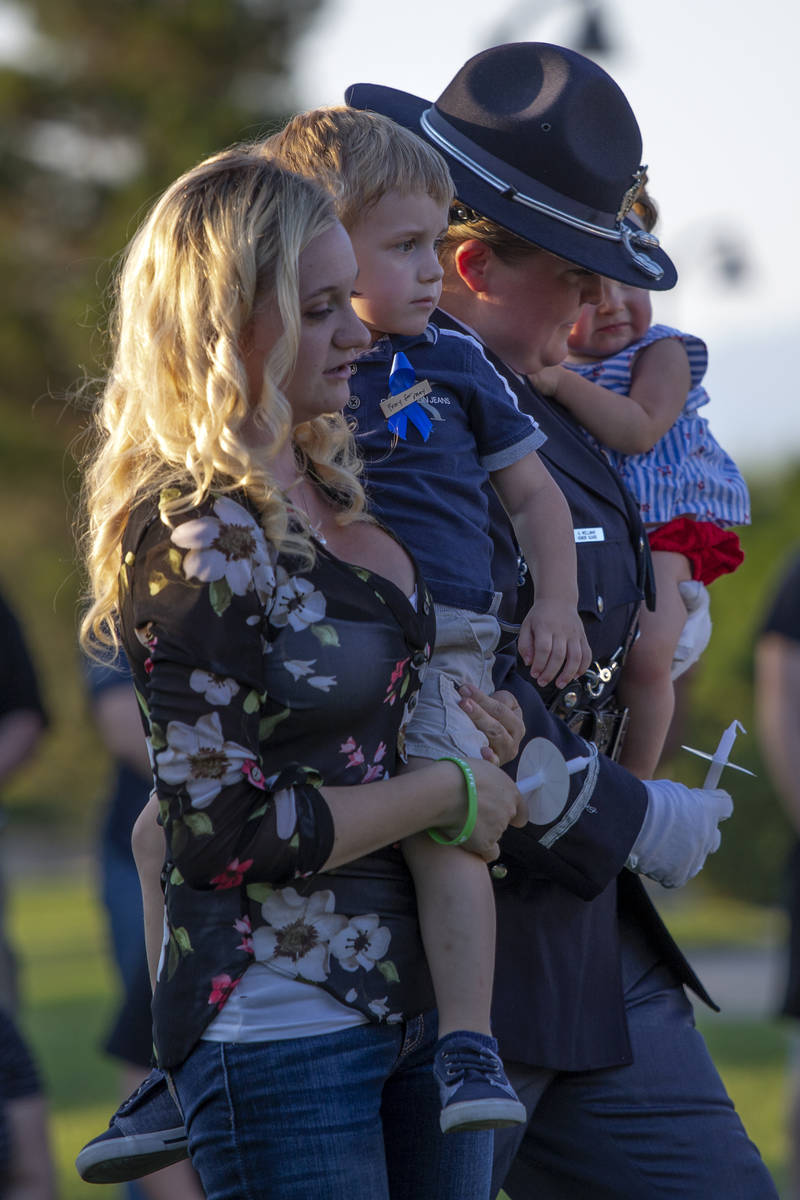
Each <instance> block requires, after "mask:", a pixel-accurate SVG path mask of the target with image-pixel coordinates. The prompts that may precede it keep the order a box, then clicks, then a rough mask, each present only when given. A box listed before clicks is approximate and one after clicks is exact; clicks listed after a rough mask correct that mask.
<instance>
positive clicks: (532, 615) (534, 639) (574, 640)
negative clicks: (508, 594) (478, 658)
mask: <svg viewBox="0 0 800 1200" xmlns="http://www.w3.org/2000/svg"><path fill="white" fill-rule="evenodd" d="M517 649H518V650H519V653H520V657H521V658H522V661H523V662H524V663H525V665H526V667H530V672H531V676H532V678H533V679H535V680H536V682H537V683H538V684H539V686H540V687H544V686H545V684H548V683H552V682H553V680H555V684H556V687H560V688H561V687H565V686H566V685H567V684H568V683H569V681H570V680H571V679H575V678H576V676H578V675H582V674H583V672H584V671H585V670H586V669H587V667H588V666H589V664H590V663H591V661H592V655H591V651H590V650H589V643H588V642H587V640H586V634H585V633H584V630H583V623H582V622H581V619H580V617H579V616H578V613H577V610H576V609H575V608H570V607H566V606H565V605H563V604H561V603H559V602H558V601H556V600H549V599H541V600H537V601H536V603H535V604H534V605H533V608H532V609H531V610H530V611H529V613H528V615H527V616H526V617H525V620H524V621H523V622H522V626H521V628H520V631H519V638H518V639H517Z"/></svg>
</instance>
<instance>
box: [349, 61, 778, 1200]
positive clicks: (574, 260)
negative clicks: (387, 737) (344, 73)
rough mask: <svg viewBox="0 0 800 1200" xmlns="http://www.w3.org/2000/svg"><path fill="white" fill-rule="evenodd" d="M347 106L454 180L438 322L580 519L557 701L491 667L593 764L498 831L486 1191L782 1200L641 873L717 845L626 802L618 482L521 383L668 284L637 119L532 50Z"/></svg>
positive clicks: (638, 549) (597, 86)
mask: <svg viewBox="0 0 800 1200" xmlns="http://www.w3.org/2000/svg"><path fill="white" fill-rule="evenodd" d="M347 101H348V103H349V104H351V105H353V106H354V107H360V108H370V109H374V110H376V111H378V112H381V113H384V114H385V115H387V116H389V117H392V118H393V119H394V120H396V121H397V122H398V123H399V124H402V125H404V126H406V127H407V128H410V129H413V130H414V131H415V132H416V133H418V134H419V135H420V136H422V137H425V138H427V139H428V140H429V141H430V142H432V143H433V145H435V146H436V147H437V149H438V150H439V151H440V152H441V153H442V154H443V155H444V156H445V158H446V160H447V163H448V165H449V167H450V169H451V172H452V174H453V177H454V180H455V184H456V193H457V197H458V199H457V202H456V204H455V206H454V209H453V213H452V217H453V223H452V225H451V228H450V232H449V235H448V238H447V242H446V245H445V250H444V261H445V270H446V276H445V287H444V292H443V295H442V301H441V306H442V309H443V310H444V311H443V312H441V313H440V314H438V315H437V316H435V318H434V319H435V320H437V321H439V322H440V323H441V324H444V325H448V324H449V325H451V326H454V327H458V328H463V327H464V326H466V327H467V328H468V329H470V330H471V331H472V332H473V333H475V334H477V336H478V337H479V338H480V339H481V340H482V342H483V344H484V346H485V347H486V349H487V350H488V351H489V353H490V357H491V358H492V361H493V362H494V363H495V365H496V366H497V367H498V368H499V369H501V370H504V373H505V374H506V376H507V378H508V379H509V381H510V382H511V383H512V385H513V386H514V387H515V388H516V390H517V393H518V396H519V402H520V405H521V406H522V407H523V408H524V409H525V410H526V411H528V412H530V413H531V414H532V415H533V416H534V417H535V418H536V420H537V421H538V422H539V424H540V426H541V427H542V429H543V430H544V432H545V433H546V434H547V436H548V441H547V443H546V444H545V445H544V446H543V447H542V449H541V453H542V455H543V457H544V459H545V461H546V462H547V465H548V467H549V468H550V470H551V472H552V474H553V475H554V476H555V478H556V480H557V482H558V483H559V485H560V487H561V488H562V490H563V491H564V493H565V495H566V496H567V499H568V501H569V504H570V508H571V510H572V515H573V521H574V526H575V540H576V543H577V549H578V571H579V591H580V609H581V613H582V616H583V619H584V623H585V627H586V631H587V635H588V637H589V642H590V645H591V647H592V651H593V654H594V655H595V662H594V664H593V667H592V668H591V669H590V671H589V672H587V674H586V675H585V676H584V677H582V679H581V680H580V681H579V682H578V684H577V685H570V686H569V687H567V688H566V689H563V690H562V692H561V693H559V694H555V695H553V694H550V693H549V692H548V691H547V690H545V691H544V692H539V691H538V690H537V689H536V688H535V686H534V685H532V684H531V683H530V680H529V679H527V678H526V677H525V676H524V675H522V674H521V673H518V672H517V671H516V666H515V662H514V659H513V656H512V654H511V653H509V654H506V655H503V654H500V655H498V664H497V672H496V676H495V682H496V684H497V686H503V687H507V688H510V689H511V690H513V691H514V693H515V694H516V696H517V698H518V699H519V700H520V703H521V705H522V707H523V711H524V714H525V718H526V728H527V733H528V735H531V736H533V735H539V736H546V737H547V738H549V739H550V740H551V741H553V742H554V743H555V744H556V745H557V746H558V747H559V749H560V750H561V751H562V753H563V754H564V756H565V757H567V758H570V757H574V756H576V755H580V754H584V755H585V754H586V742H585V741H584V740H582V738H585V739H588V740H590V741H591V742H592V743H593V745H594V747H595V749H596V750H599V751H601V753H600V754H599V755H598V754H596V753H595V754H594V756H593V757H592V759H591V762H590V765H589V766H588V768H587V769H586V770H585V772H579V773H578V774H576V775H575V776H573V779H572V784H571V790H570V794H569V797H568V799H567V801H566V804H565V805H564V807H563V808H559V809H558V811H555V812H553V811H541V812H539V813H538V814H536V815H535V823H532V824H529V825H527V826H526V827H525V828H524V829H521V830H519V829H515V830H509V831H508V832H507V833H506V835H505V837H504V839H503V853H502V858H501V860H500V862H499V863H498V864H496V865H495V867H494V868H493V874H494V875H495V878H496V891H497V902H498V926H499V928H498V956H497V957H498V965H497V977H496V982H495V989H494V995H495V1009H494V1013H493V1025H494V1030H495V1033H496V1035H497V1037H498V1039H499V1042H500V1048H501V1052H502V1054H503V1057H504V1060H505V1062H506V1066H507V1068H508V1074H509V1077H510V1078H511V1080H512V1082H513V1083H514V1085H515V1087H516V1089H517V1092H518V1094H519V1095H520V1098H522V1099H523V1100H524V1101H525V1103H526V1105H527V1107H528V1111H529V1114H530V1121H529V1124H528V1126H527V1130H525V1127H522V1126H518V1127H516V1128H515V1129H514V1130H509V1131H498V1133H497V1134H496V1137H495V1148H496V1149H495V1178H494V1186H495V1190H496V1189H497V1188H499V1187H500V1185H501V1184H502V1185H503V1186H504V1187H505V1189H506V1191H507V1192H508V1193H509V1195H510V1196H511V1197H512V1200H527V1198H528V1197H530V1198H531V1200H533V1198H534V1197H535V1198H536V1200H547V1198H553V1200H556V1198H558V1200H564V1198H565V1197H570V1196H576V1197H577V1196H580V1197H586V1196H591V1197H592V1198H593V1200H603V1198H611V1197H613V1198H615V1200H621V1198H623V1197H624V1198H626V1200H628V1198H630V1197H632V1196H648V1197H666V1196H680V1197H681V1198H682V1200H687V1198H690V1197H694V1198H695V1200H707V1198H708V1197H710V1196H725V1197H726V1200H734V1198H735V1200H745V1198H747V1200H756V1198H757V1200H764V1198H766V1197H774V1196H776V1195H777V1193H776V1191H775V1188H774V1185H773V1183H772V1181H771V1179H770V1177H769V1175H768V1172H767V1171H766V1168H765V1167H764V1164H763V1162H762V1161H761V1158H760V1156H759V1154H758V1151H757V1150H756V1148H755V1146H754V1145H753V1144H752V1143H751V1142H750V1141H749V1140H748V1138H747V1135H746V1133H745V1131H744V1128H743V1126H742V1124H741V1121H740V1120H739V1118H738V1116H737V1114H736V1112H735V1110H734V1108H733V1106H732V1104H731V1102H730V1100H729V1098H728V1097H727V1095H726V1093H725V1089H724V1087H723V1084H722V1081H721V1080H720V1078H719V1075H718V1073H717V1071H716V1068H715V1067H714V1065H713V1062H712V1061H711V1058H710V1056H709V1054H708V1051H707V1049H706V1046H705V1043H704V1041H703V1039H702V1037H701V1035H700V1034H699V1033H698V1032H697V1031H696V1029H695V1028H694V1022H693V1018H692V1009H691V1005H690V1003H689V1000H688V999H687V997H686V995H685V992H684V990H683V986H682V985H684V984H686V985H688V986H689V987H691V989H692V990H693V991H694V992H695V993H696V994H697V995H698V996H700V997H701V999H703V1000H704V1001H705V1002H706V1003H707V1004H710V1005H711V1006H712V1007H714V1005H713V1002H712V1001H711V1000H710V998H709V996H708V995H707V993H706V992H705V990H704V988H703V987H702V984H701V983H700V981H699V980H698V979H697V977H696V976H695V974H694V972H693V971H692V969H691V967H690V966H689V964H688V963H687V961H686V959H685V958H684V957H683V955H682V954H681V953H680V951H679V949H678V947H677V946H676V945H675V943H674V942H673V940H672V939H671V938H670V936H669V934H668V932H667V930H666V929H665V927H664V925H663V924H662V922H661V920H660V918H659V916H658V914H657V912H656V910H655V908H654V907H653V905H652V904H651V902H650V900H649V898H648V896H647V894H646V892H645V889H644V887H643V886H642V883H641V881H640V879H639V875H638V874H637V872H638V873H642V874H645V875H648V876H650V877H651V878H653V879H655V880H658V881H659V882H660V883H662V884H663V885H664V886H668V887H673V886H679V885H681V884H683V883H685V882H686V880H687V879H688V878H690V877H691V876H692V875H693V874H695V873H696V872H697V871H699V870H700V868H701V867H702V865H703V863H704V861H705V858H706V855H707V854H708V853H710V852H713V851H714V850H715V849H716V848H717V846H718V845H719V839H720V835H719V831H718V829H717V824H718V822H719V821H720V820H722V819H724V818H725V817H727V816H729V815H730V812H731V803H730V798H729V797H728V796H727V795H726V794H725V793H724V792H720V791H714V792H702V791H698V790H695V791H690V790H689V789H687V788H684V787H683V786H682V785H679V784H675V783H672V782H671V781H665V780H659V781H657V782H646V783H641V782H640V781H639V780H637V779H635V778H633V776H631V775H629V774H628V773H627V772H625V771H624V770H623V769H622V768H620V767H619V766H617V765H616V763H615V762H613V761H612V758H611V756H610V755H611V754H612V753H613V751H614V750H615V749H617V748H618V747H619V743H620V738H621V735H622V724H623V717H622V714H619V713H617V711H616V706H615V703H614V699H613V691H614V686H615V683H616V679H617V677H618V674H619V669H620V666H621V664H622V661H623V659H624V655H625V651H626V649H627V646H628V645H629V644H630V641H631V639H632V638H633V636H634V634H635V622H636V616H637V612H638V609H639V605H640V603H641V600H642V597H643V596H644V597H645V598H647V599H649V600H652V596H651V595H650V593H651V591H652V585H651V583H650V575H649V563H648V559H647V551H646V547H645V543H644V539H643V536H642V531H641V527H640V524H639V520H638V516H637V515H636V513H635V512H634V511H633V508H632V506H631V504H630V502H629V499H628V496H627V493H626V491H625V489H624V487H623V486H622V484H621V483H620V481H619V479H618V478H617V476H616V475H615V474H614V472H613V471H612V469H611V468H610V467H609V466H608V464H607V463H606V462H605V460H604V459H602V458H601V457H600V456H599V455H598V454H597V453H596V452H595V451H594V450H593V449H592V448H591V446H590V445H589V443H588V441H586V439H585V438H584V437H583V435H582V432H581V430H580V429H579V427H578V426H576V425H575V423H574V422H573V421H572V419H571V418H570V417H569V415H568V414H567V413H566V412H565V410H563V409H561V408H559V407H558V405H557V404H555V403H553V402H552V401H547V400H545V399H544V398H543V397H541V396H540V395H538V394H537V393H536V392H535V391H534V390H533V389H532V388H531V387H530V386H529V384H528V383H527V382H525V381H524V379H523V376H524V375H527V374H531V373H534V372H536V371H537V370H539V369H540V368H541V367H543V366H547V365H551V364H554V363H557V362H559V361H561V359H562V358H563V357H564V355H565V352H566V337H567V334H568V332H569V330H570V328H571V326H572V324H573V322H574V321H575V319H576V317H577V315H578V311H579V309H580V306H581V305H582V304H583V303H592V302H594V303H597V301H598V300H599V299H600V297H601V295H602V286H603V285H602V277H603V276H607V277H609V278H612V279H617V280H621V281H623V282H625V283H629V284H633V285H635V286H639V287H644V288H651V289H656V290H661V289H666V288H670V287H672V286H673V284H674V282H675V278H676V273H675V269H674V267H673V265H672V263H671V262H670V260H669V258H668V257H667V256H666V255H665V254H664V253H663V251H662V250H661V249H660V248H659V246H658V243H657V241H656V239H654V238H653V237H652V235H646V234H643V233H642V232H641V231H639V230H637V229H636V228H635V227H634V226H633V225H631V224H628V223H627V222H626V221H625V216H626V214H627V212H628V211H629V209H630V207H631V205H632V203H633V202H634V200H635V197H636V192H637V188H638V186H639V181H640V179H641V178H642V175H643V168H642V167H641V165H640V164H641V148H642V144H641V136H640V133H639V129H638V126H637V123H636V119H635V117H634V115H633V112H632V111H631V109H630V106H629V105H628V102H627V100H626V99H625V97H624V95H623V93H622V92H621V91H620V89H619V88H618V87H617V85H616V84H615V83H614V81H613V80H612V79H611V78H610V77H609V76H608V75H607V74H606V73H605V72H604V71H603V70H602V69H601V68H600V67H598V66H597V65H596V64H594V63H592V62H590V61H589V60H587V59H585V58H583V57H582V56H581V55H579V54H576V53H574V52H572V51H569V50H565V49H563V48H560V47H556V46H549V45H545V44H538V43H519V44H514V45H505V46H496V47H493V48H492V49H490V50H486V51H484V52H482V53H481V54H478V55H477V56H476V57H474V58H473V59H471V60H470V61H469V62H468V63H466V64H465V66H464V67H462V69H461V70H460V71H459V72H458V73H457V75H456V76H455V78H454V79H453V81H452V82H451V83H450V84H449V85H448V87H447V88H446V89H445V91H444V92H443V93H442V95H441V96H440V97H439V99H438V100H437V101H436V102H435V103H434V104H431V103H429V102H427V101H425V100H421V99H419V98H418V97H415V96H412V95H409V94H407V93H404V92H400V91H397V90H395V89H391V88H386V87H380V86H376V85H368V84H357V85H355V86H353V87H351V88H350V89H349V90H348V93H347ZM495 528H496V563H495V583H496V585H497V587H498V588H500V589H502V590H503V591H504V592H506V593H507V594H509V593H510V594H511V595H513V594H514V593H516V592H517V588H516V586H515V584H516V582H517V580H516V573H517V563H516V551H515V547H514V545H513V542H512V541H511V538H510V535H509V532H508V528H507V524H506V523H505V522H504V520H503V519H502V517H501V515H500V514H499V513H498V514H497V520H496V523H495ZM523 590H524V589H523ZM527 602H528V601H526V600H524V598H523V604H527ZM511 607H512V608H513V604H512V606H511ZM520 607H521V606H520ZM507 615H509V614H507ZM576 734H577V735H581V736H580V737H578V736H576ZM606 751H608V752H609V753H608V754H607V753H606ZM626 868H627V869H626Z"/></svg>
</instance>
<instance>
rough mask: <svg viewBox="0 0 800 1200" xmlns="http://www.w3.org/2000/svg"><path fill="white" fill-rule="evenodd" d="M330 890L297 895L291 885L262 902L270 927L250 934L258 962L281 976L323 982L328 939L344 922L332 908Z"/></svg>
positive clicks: (328, 958) (327, 963) (326, 965)
mask: <svg viewBox="0 0 800 1200" xmlns="http://www.w3.org/2000/svg"><path fill="white" fill-rule="evenodd" d="M335 903H336V898H335V896H334V894H333V892H331V891H322V892H314V893H313V894H312V895H311V896H299V895H298V894H297V892H296V891H295V889H294V888H293V887H286V888H281V890H280V891H279V892H275V893H274V894H273V895H272V896H270V897H269V899H268V900H265V902H264V903H263V904H262V905H261V914H262V916H263V917H264V920H265V921H267V922H268V923H269V927H268V928H265V927H263V926H262V927H261V928H260V929H257V930H256V932H255V933H254V934H253V950H254V952H255V957H256V961H257V962H262V963H266V964H267V965H268V966H271V967H274V968H275V969H276V970H277V971H280V972H281V973H282V974H284V975H291V976H293V977H294V976H298V975H299V976H300V978H302V979H308V980H310V981H311V982H313V983H322V981H323V980H325V979H327V977H328V975H329V973H330V941H331V938H333V937H335V935H336V934H337V933H339V931H340V930H341V929H342V928H343V927H344V926H345V925H346V924H347V918H346V917H343V916H341V915H340V914H339V913H335V912H334V911H333V908H334V905H335Z"/></svg>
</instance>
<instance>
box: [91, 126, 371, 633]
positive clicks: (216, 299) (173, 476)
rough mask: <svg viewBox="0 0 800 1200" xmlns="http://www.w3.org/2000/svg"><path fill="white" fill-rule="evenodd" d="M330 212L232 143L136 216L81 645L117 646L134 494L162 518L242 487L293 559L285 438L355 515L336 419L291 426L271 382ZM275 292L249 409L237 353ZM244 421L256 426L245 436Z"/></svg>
mask: <svg viewBox="0 0 800 1200" xmlns="http://www.w3.org/2000/svg"><path fill="white" fill-rule="evenodd" d="M335 223H336V215H335V212H334V208H333V205H332V203H331V200H330V197H329V196H328V195H327V193H326V192H325V191H324V190H323V189H322V188H321V187H319V186H318V185H316V184H314V183H313V182H311V181H310V180H308V179H304V178H301V177H300V176H299V175H295V174H292V173H291V172H289V171H288V170H286V169H285V168H283V167H281V166H280V165H278V164H276V163H274V162H270V161H269V160H268V159H267V158H265V157H264V156H263V155H262V154H260V153H257V152H256V148H255V146H253V145H241V146H236V147H233V148H231V149H229V150H226V151H223V152H222V153H220V154H217V155H214V156H213V157H212V158H209V159H207V160H206V161H204V162H202V163H200V164H199V165H198V166H196V167H194V168H193V169H192V170H190V171H188V172H187V173H186V174H185V175H183V176H181V178H180V179H178V180H177V181H176V182H175V183H174V184H173V185H172V186H171V187H170V188H168V190H167V191H166V192H165V193H164V195H163V196H162V197H161V199H160V200H158V201H157V203H156V204H155V206H154V207H153V209H152V211H151V212H150V214H149V215H148V216H147V217H146V219H145V221H144V223H143V224H142V226H141V228H140V229H139V231H138V233H137V234H136V235H135V237H134V238H133V240H132V242H131V243H130V246H129V247H128V250H127V252H126V254H125V256H124V259H123V261H122V265H121V267H120V269H119V271H118V273H117V277H116V283H115V292H114V310H113V317H112V325H111V341H112V365H111V368H110V371H109V373H108V376H107V379H106V381H105V386H104V389H103V392H102V395H101V396H100V398H99V402H98V404H97V406H96V410H95V414H94V427H95V434H96V444H95V449H94V451H93V453H92V454H91V456H90V458H89V462H88V465H87V467H86V471H85V482H84V494H83V514H82V515H83V532H82V535H81V541H82V549H83V557H84V561H85V564H86V568H87V573H88V591H89V595H88V597H87V610H86V613H85V615H84V617H83V620H82V623H81V631H80V636H81V642H82V644H83V645H84V647H86V648H87V649H90V650H91V647H92V645H95V646H96V645H97V644H98V643H99V645H100V646H109V645H111V646H116V644H117V635H116V629H115V617H116V613H117V601H118V573H119V568H120V562H121V544H122V538H123V534H124V531H125V527H126V524H127V521H128V516H129V514H130V512H131V509H132V508H133V506H134V505H135V504H137V503H139V502H140V501H142V500H144V499H147V498H153V499H154V500H155V499H156V498H158V497H161V506H160V507H161V513H162V517H163V518H164V519H165V520H170V519H171V518H172V517H174V516H175V515H177V514H178V513H180V512H182V511H186V510H188V509H190V508H192V507H194V506H196V505H197V504H199V503H201V502H202V501H203V500H204V499H205V498H206V497H207V496H208V495H209V493H210V492H211V491H212V489H213V490H214V491H215V492H223V493H225V492H233V491H244V492H245V493H246V494H247V496H248V497H249V499H250V501H251V502H252V504H253V505H254V507H255V508H256V510H257V511H258V512H259V514H260V517H261V522H262V525H263V527H264V531H265V533H266V535H267V537H268V538H269V539H270V541H271V542H272V543H273V544H274V545H275V546H276V547H277V548H278V549H281V550H286V551H287V552H289V553H291V554H294V555H296V556H297V557H298V559H299V561H300V562H301V563H302V564H304V565H310V564H311V563H312V562H313V560H314V549H313V545H312V542H311V538H310V535H309V531H308V529H307V528H298V525H297V520H296V519H293V518H292V517H290V510H289V508H288V507H287V502H286V499H285V497H284V496H283V495H282V493H281V491H280V488H279V487H278V485H277V483H276V481H275V479H274V478H273V477H272V475H271V471H270V468H271V464H272V463H273V461H274V459H275V456H276V455H277V453H278V452H279V450H280V449H281V448H282V447H283V446H285V444H286V442H287V441H288V440H289V439H290V438H292V437H293V438H294V443H295V447H296V454H297V456H298V462H299V464H300V465H301V467H302V468H304V469H309V468H310V469H311V470H313V472H314V473H315V475H316V476H317V477H318V478H319V480H320V481H321V482H322V483H323V484H324V485H325V486H326V487H327V488H328V490H329V492H330V493H332V494H333V495H335V498H336V501H337V504H338V505H339V506H340V512H339V514H338V519H339V520H341V521H342V522H345V521H348V520H353V519H355V518H356V517H358V516H359V515H360V514H362V512H363V509H364V493H363V489H362V488H361V485H360V483H359V482H358V478H357V475H358V473H359V470H360V464H359V462H358V458H357V455H356V452H355V447H354V444H353V440H352V435H351V434H350V432H349V430H348V428H347V425H346V423H345V421H344V419H343V418H342V417H341V416H339V415H335V416H329V417H319V418H316V419H314V420H312V421H309V422H307V423H305V424H304V425H301V426H298V427H297V428H296V429H294V430H292V420H291V411H290V408H289V404H288V402H287V400H286V398H285V396H284V395H283V393H282V391H281V388H282V386H285V384H286V381H287V380H288V379H289V378H290V376H291V374H292V371H293V369H294V365H295V361H296V356H297V349H298V344H299V340H300V321H301V317H300V303H299V294H298V260H299V256H300V253H301V251H302V250H303V249H304V248H305V247H306V246H307V245H308V244H309V242H311V241H312V240H313V239H314V238H316V237H318V236H319V235H320V234H322V233H325V232H326V231H327V230H328V229H330V228H332V227H333V226H334V225H335ZM269 304H273V305H275V304H276V305H277V307H278V310H279V312H280V316H281V320H282V324H283V333H282V335H281V336H280V338H279V339H278V341H277V343H276V345H275V347H274V349H273V350H272V352H271V354H270V355H269V357H268V361H267V363H266V367H265V378H264V386H263V390H262V394H261V397H260V399H259V400H258V402H257V404H256V405H255V409H254V408H253V404H252V400H251V398H250V397H249V395H248V388H247V376H246V370H245V365H244V360H243V355H242V343H243V339H246V337H247V334H248V330H249V328H250V323H251V318H252V317H253V316H254V314H255V313H256V312H257V310H259V309H263V307H264V306H266V305H269ZM253 420H255V421H256V423H257V424H258V426H259V427H260V429H261V430H262V431H263V432H264V433H265V435H266V436H265V437H264V439H263V444H259V445H258V446H255V445H254V444H253V442H252V439H249V438H248V436H247V429H248V423H249V422H250V421H253Z"/></svg>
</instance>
